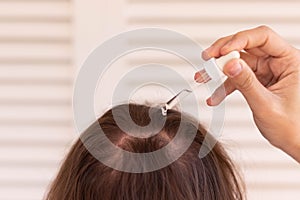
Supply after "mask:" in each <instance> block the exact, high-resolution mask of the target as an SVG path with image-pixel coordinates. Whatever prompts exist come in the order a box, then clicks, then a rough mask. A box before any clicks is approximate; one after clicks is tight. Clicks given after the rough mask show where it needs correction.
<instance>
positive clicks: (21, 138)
mask: <svg viewBox="0 0 300 200" xmlns="http://www.w3.org/2000/svg"><path fill="white" fill-rule="evenodd" d="M77 136H78V135H76V134H75V130H73V129H72V128H71V127H55V126H53V127H47V128H43V127H36V126H32V127H18V126H1V127H0V138H1V141H0V143H2V145H1V146H3V145H7V144H8V143H9V144H10V145H13V144H14V142H15V143H20V142H22V143H23V145H28V144H34V145H38V144H39V143H42V144H55V143H57V144H59V145H62V143H64V144H66V143H68V142H70V141H72V140H73V138H75V137H77ZM21 146H22V145H21Z"/></svg>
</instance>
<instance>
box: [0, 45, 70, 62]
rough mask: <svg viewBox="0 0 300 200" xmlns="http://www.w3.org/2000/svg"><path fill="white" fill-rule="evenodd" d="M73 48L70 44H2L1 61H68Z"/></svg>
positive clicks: (0, 49) (0, 47)
mask: <svg viewBox="0 0 300 200" xmlns="http://www.w3.org/2000/svg"><path fill="white" fill-rule="evenodd" d="M70 53H71V47H70V46H69V45H68V44H1V45H0V63H1V60H4V61H5V60H9V59H11V60H13V59H41V58H46V59H58V60H60V59H68V58H69V57H70Z"/></svg>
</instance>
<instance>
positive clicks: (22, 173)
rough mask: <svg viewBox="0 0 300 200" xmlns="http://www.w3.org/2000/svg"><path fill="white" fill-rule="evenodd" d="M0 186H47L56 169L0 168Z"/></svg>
mask: <svg viewBox="0 0 300 200" xmlns="http://www.w3.org/2000/svg"><path fill="white" fill-rule="evenodd" d="M0 173H1V174H2V175H1V177H0V185H1V186H3V185H8V184H9V183H11V184H12V185H14V184H15V185H18V183H25V184H34V185H36V186H37V185H39V184H42V185H47V184H48V183H49V182H50V180H51V179H52V177H53V176H54V175H55V173H56V168H17V167H1V166H0Z"/></svg>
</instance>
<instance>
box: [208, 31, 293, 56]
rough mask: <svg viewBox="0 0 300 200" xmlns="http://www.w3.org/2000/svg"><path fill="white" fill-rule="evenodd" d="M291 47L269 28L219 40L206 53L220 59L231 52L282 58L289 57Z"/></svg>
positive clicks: (239, 33)
mask: <svg viewBox="0 0 300 200" xmlns="http://www.w3.org/2000/svg"><path fill="white" fill-rule="evenodd" d="M290 48H291V46H290V45H289V44H288V43H287V42H285V41H284V40H283V39H282V38H281V37H280V36H279V35H278V34H276V33H275V32H274V31H273V30H272V29H270V28H269V27H267V26H260V27H257V28H253V29H249V30H245V31H241V32H238V33H236V34H234V35H231V36H228V37H225V38H222V39H219V40H217V41H216V42H215V43H214V44H213V45H212V46H211V47H210V48H208V49H207V50H206V51H205V53H206V54H207V55H209V56H211V57H220V56H222V55H226V54H228V53H230V52H231V51H234V50H236V51H241V50H246V51H247V50H253V51H251V54H254V55H255V52H258V55H256V56H261V55H262V53H265V54H266V55H270V56H274V57H281V56H286V55H288V52H289V49H290Z"/></svg>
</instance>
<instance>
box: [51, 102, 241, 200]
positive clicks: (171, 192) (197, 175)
mask: <svg viewBox="0 0 300 200" xmlns="http://www.w3.org/2000/svg"><path fill="white" fill-rule="evenodd" d="M128 108H129V113H128V112H126V109H127V110H128ZM150 109H152V113H156V115H154V118H153V117H152V118H151V116H149V113H150V112H149V111H150ZM153 110H154V111H153ZM115 111H118V112H117V113H119V115H120V116H119V121H121V123H122V124H130V123H129V120H132V121H134V122H135V123H136V124H137V125H139V126H146V125H147V124H149V123H150V121H151V119H152V120H154V122H152V123H154V127H153V126H152V127H150V128H149V129H152V130H155V129H156V127H155V124H159V123H160V122H161V121H162V120H163V119H165V121H164V124H163V127H162V129H160V130H159V131H158V132H157V133H155V134H152V135H150V137H144V138H140V137H134V136H132V135H130V134H129V132H130V131H133V132H139V130H132V128H131V127H127V129H126V130H125V131H124V130H123V129H121V128H120V127H119V126H118V123H116V120H115V119H114V113H116V112H115ZM128 114H129V116H128ZM155 116H156V117H155ZM150 118H151V119H150ZM127 122H128V123H127ZM95 124H96V125H98V126H99V125H100V127H101V129H102V130H103V132H104V134H105V136H106V137H107V138H108V139H109V140H110V141H111V142H112V143H113V144H114V145H115V146H117V147H119V148H121V149H123V150H125V151H129V152H134V153H145V152H153V151H156V150H158V149H161V148H163V147H164V146H166V145H167V144H168V143H169V142H170V141H171V140H172V139H173V138H174V137H175V136H176V134H178V133H177V132H178V130H179V127H180V126H181V127H182V128H181V131H183V134H184V135H186V137H189V134H191V133H192V132H195V137H194V138H193V140H192V143H191V144H190V146H189V147H188V148H187V150H186V151H185V152H184V153H183V154H182V155H181V156H180V157H179V158H178V159H177V160H175V161H174V162H172V163H171V164H169V165H168V166H165V167H163V168H161V169H158V170H155V171H151V172H146V173H130V172H124V171H120V170H116V169H114V168H111V167H108V166H106V165H105V164H103V163H102V162H100V161H99V160H98V159H96V158H95V157H94V156H93V155H92V154H91V153H90V152H89V151H88V149H87V148H86V146H85V145H84V144H85V142H87V141H85V140H89V144H90V145H92V147H93V146H94V147H95V148H101V145H100V144H101V141H99V140H97V139H95V138H96V137H95V136H96V135H97V129H96V128H95V127H97V126H93V125H92V126H91V127H90V128H88V129H87V130H86V131H85V132H84V133H83V134H82V136H81V139H78V140H77V142H76V143H75V144H74V145H73V147H72V148H71V150H70V152H69V154H68V155H67V156H66V159H65V161H64V163H63V164H62V166H61V168H60V171H59V173H58V175H57V177H56V178H55V180H54V181H53V183H52V185H51V187H50V190H49V192H48V194H47V196H46V200H98V199H104V200H110V199H112V200H165V199H166V200H169V199H170V200H183V199H187V200H196V199H197V200H199V199H204V200H242V199H244V198H245V197H244V195H243V183H242V181H241V179H240V176H239V175H238V172H237V170H236V168H235V166H234V165H233V163H232V161H231V160H230V158H229V157H228V155H227V154H226V152H225V150H224V149H223V147H222V146H221V144H220V143H219V142H217V143H216V144H215V145H214V146H213V148H212V150H211V151H210V152H209V153H208V154H207V155H206V156H205V157H203V158H199V156H198V154H199V150H200V148H201V146H202V145H204V144H203V142H204V138H205V136H206V135H207V134H209V133H207V132H206V130H205V129H204V128H203V127H202V126H201V125H199V124H198V123H196V121H195V120H194V119H193V118H191V117H189V116H188V115H186V114H183V113H180V112H178V111H175V110H169V111H168V114H167V116H165V118H164V116H162V114H161V111H160V109H159V108H155V107H149V106H145V105H137V104H124V105H120V106H116V107H114V108H113V109H111V110H109V111H107V112H106V113H105V114H104V115H103V116H102V117H100V118H99V119H98V121H96V122H95ZM95 124H94V125H95ZM150 132H151V130H150ZM141 134H144V133H141ZM184 138H185V137H182V139H181V140H182V142H181V141H179V142H177V143H176V145H177V146H180V145H183V144H185V142H186V141H184V140H185V139H184ZM171 147H172V146H171ZM176 148H177V147H175V146H174V152H176ZM172 152H173V151H172V149H171V150H169V152H168V154H172ZM111 159H112V161H114V159H120V158H119V157H118V156H116V157H114V156H113V157H111ZM122 162H124V163H126V162H130V161H126V160H124V161H122ZM154 162H155V161H154Z"/></svg>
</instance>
